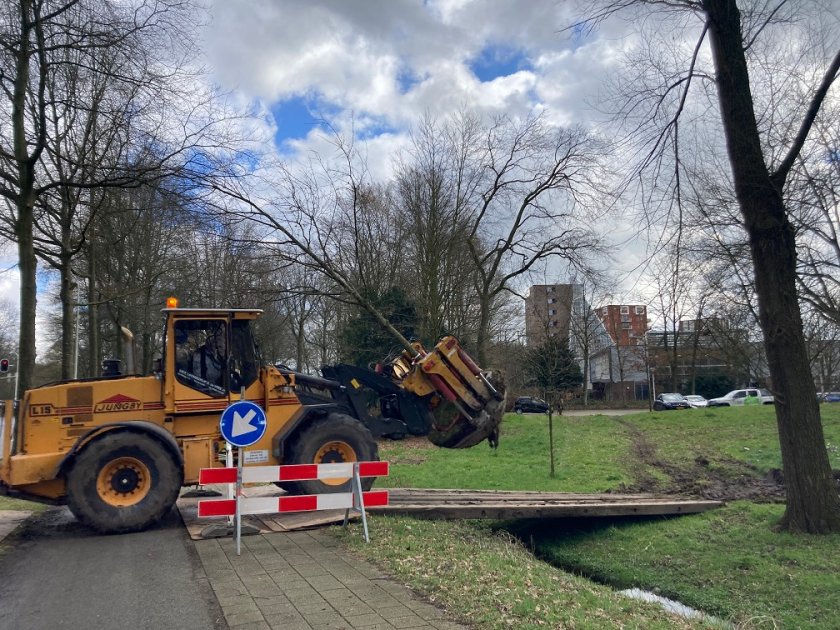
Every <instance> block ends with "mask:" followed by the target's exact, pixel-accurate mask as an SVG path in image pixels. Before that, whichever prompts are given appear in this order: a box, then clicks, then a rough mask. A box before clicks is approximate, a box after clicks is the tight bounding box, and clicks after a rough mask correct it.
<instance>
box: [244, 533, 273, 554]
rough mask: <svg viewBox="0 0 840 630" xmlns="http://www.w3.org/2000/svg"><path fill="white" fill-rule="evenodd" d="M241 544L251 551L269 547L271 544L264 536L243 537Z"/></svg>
mask: <svg viewBox="0 0 840 630" xmlns="http://www.w3.org/2000/svg"><path fill="white" fill-rule="evenodd" d="M242 543H243V544H244V545H245V546H246V547H248V549H250V550H251V551H255V550H257V549H263V548H265V547H271V543H270V542H268V539H267V538H266V537H265V536H244V537H243V538H242Z"/></svg>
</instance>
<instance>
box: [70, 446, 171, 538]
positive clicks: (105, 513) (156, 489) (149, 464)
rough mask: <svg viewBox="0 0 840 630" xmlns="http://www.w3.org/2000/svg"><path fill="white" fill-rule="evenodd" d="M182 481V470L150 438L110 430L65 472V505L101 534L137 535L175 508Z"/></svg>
mask: <svg viewBox="0 0 840 630" xmlns="http://www.w3.org/2000/svg"><path fill="white" fill-rule="evenodd" d="M183 478H184V477H183V470H182V468H181V466H180V465H179V464H178V462H176V461H175V458H174V457H173V456H172V454H171V453H170V452H169V451H168V450H167V448H166V447H165V446H164V445H163V444H161V443H160V442H159V441H158V440H156V439H155V438H153V437H152V436H150V435H145V434H142V433H135V432H129V431H110V432H108V433H106V434H104V435H103V436H102V437H100V438H98V439H96V440H94V441H93V442H91V443H90V444H88V445H87V446H85V447H84V448H83V449H82V451H81V453H80V454H79V455H78V456H77V457H76V460H75V461H74V463H73V466H72V468H71V469H70V471H69V472H68V473H67V504H68V506H69V507H70V511H71V512H73V514H74V515H75V516H76V518H77V519H79V520H80V521H81V522H83V523H85V524H86V525H88V526H90V527H92V528H94V529H96V530H98V531H100V532H103V533H106V534H118V533H125V532H136V531H140V530H143V529H146V528H147V527H149V526H150V525H151V524H152V523H154V522H156V521H158V520H160V519H161V518H162V517H163V516H165V515H166V514H167V513H168V512H169V510H171V509H172V506H173V505H174V504H175V501H176V499H177V498H178V492H179V491H180V489H181V483H182V481H183Z"/></svg>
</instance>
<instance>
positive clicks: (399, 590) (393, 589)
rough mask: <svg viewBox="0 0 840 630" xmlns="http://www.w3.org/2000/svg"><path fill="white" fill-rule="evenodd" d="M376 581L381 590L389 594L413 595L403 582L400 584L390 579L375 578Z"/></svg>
mask: <svg viewBox="0 0 840 630" xmlns="http://www.w3.org/2000/svg"><path fill="white" fill-rule="evenodd" d="M376 583H377V584H378V585H379V587H380V588H381V589H382V590H383V591H385V592H386V593H388V594H390V595H393V596H394V597H397V598H403V597H406V596H413V593H412V592H411V589H409V588H408V587H406V586H405V584H400V583H399V582H392V581H390V580H377V581H376Z"/></svg>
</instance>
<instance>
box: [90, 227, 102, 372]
mask: <svg viewBox="0 0 840 630" xmlns="http://www.w3.org/2000/svg"><path fill="white" fill-rule="evenodd" d="M97 247H98V246H97V244H96V230H95V229H94V228H91V235H90V243H89V245H88V255H87V260H88V292H87V302H88V309H87V320H88V325H87V329H88V346H87V350H88V376H96V375H97V374H98V373H99V369H100V363H101V352H100V347H101V343H100V336H99V305H98V304H97V302H98V300H97V294H96V273H97V269H96V261H97V256H98V251H97Z"/></svg>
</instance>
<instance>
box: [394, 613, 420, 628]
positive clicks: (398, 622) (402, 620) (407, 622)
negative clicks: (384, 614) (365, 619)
mask: <svg viewBox="0 0 840 630" xmlns="http://www.w3.org/2000/svg"><path fill="white" fill-rule="evenodd" d="M388 621H389V622H390V623H391V624H392V625H393V626H394V627H395V628H420V627H422V626H428V625H429V624H428V622H427V621H426V620H425V619H421V618H420V617H418V616H417V615H406V616H405V617H397V618H396V619H389V620H388Z"/></svg>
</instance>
